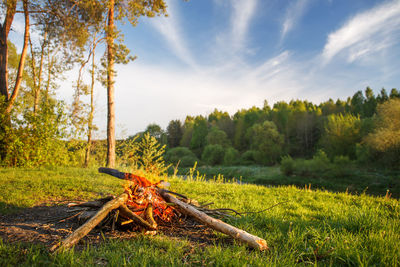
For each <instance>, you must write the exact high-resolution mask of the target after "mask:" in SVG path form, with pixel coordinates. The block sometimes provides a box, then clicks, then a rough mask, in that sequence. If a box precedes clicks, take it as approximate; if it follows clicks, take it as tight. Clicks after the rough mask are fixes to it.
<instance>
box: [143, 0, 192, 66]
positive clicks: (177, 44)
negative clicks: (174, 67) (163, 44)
mask: <svg viewBox="0 0 400 267" xmlns="http://www.w3.org/2000/svg"><path fill="white" fill-rule="evenodd" d="M166 2H167V5H168V17H157V18H154V19H152V20H151V22H150V23H151V25H152V26H153V27H154V28H155V29H156V30H157V31H158V32H159V33H161V34H162V35H163V37H164V38H165V39H166V41H167V42H168V45H169V47H170V48H171V49H172V51H173V52H174V53H175V55H176V56H177V57H178V58H179V59H181V60H182V61H183V62H185V63H186V64H188V65H189V66H192V67H196V61H195V59H194V58H193V55H192V54H191V52H190V50H189V49H188V48H187V45H186V42H185V40H184V38H183V37H182V30H181V25H183V23H182V22H181V21H180V19H179V12H178V10H177V8H176V0H167V1H166Z"/></svg>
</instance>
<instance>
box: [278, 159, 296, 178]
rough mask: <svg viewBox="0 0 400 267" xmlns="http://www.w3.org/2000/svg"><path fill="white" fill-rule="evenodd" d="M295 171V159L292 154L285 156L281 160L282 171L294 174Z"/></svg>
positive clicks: (286, 173)
mask: <svg viewBox="0 0 400 267" xmlns="http://www.w3.org/2000/svg"><path fill="white" fill-rule="evenodd" d="M294 171H295V161H294V160H293V159H292V157H291V156H284V157H282V160H281V172H282V173H284V174H285V175H287V176H289V175H292V174H293V173H294Z"/></svg>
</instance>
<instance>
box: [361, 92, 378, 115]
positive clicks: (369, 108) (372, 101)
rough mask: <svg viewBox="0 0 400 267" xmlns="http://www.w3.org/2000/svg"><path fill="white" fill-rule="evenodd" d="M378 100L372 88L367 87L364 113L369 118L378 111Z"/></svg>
mask: <svg viewBox="0 0 400 267" xmlns="http://www.w3.org/2000/svg"><path fill="white" fill-rule="evenodd" d="M376 105H377V100H376V98H375V95H374V92H373V91H372V89H371V88H369V87H367V89H365V103H364V115H365V117H367V118H369V117H372V116H373V115H374V114H375V112H376Z"/></svg>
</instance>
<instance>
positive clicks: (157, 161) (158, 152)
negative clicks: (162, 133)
mask: <svg viewBox="0 0 400 267" xmlns="http://www.w3.org/2000/svg"><path fill="white" fill-rule="evenodd" d="M133 153H134V154H135V155H136V159H137V161H136V164H137V166H138V167H139V168H143V169H144V170H145V172H146V173H150V174H154V175H161V174H164V173H165V172H166V171H167V169H168V168H169V167H170V166H169V165H165V162H164V158H163V154H164V153H165V145H163V146H161V145H160V144H159V143H158V141H157V139H156V138H155V137H154V136H151V135H150V134H149V133H145V134H144V136H143V138H142V140H141V141H140V142H139V143H138V145H137V151H135V152H133Z"/></svg>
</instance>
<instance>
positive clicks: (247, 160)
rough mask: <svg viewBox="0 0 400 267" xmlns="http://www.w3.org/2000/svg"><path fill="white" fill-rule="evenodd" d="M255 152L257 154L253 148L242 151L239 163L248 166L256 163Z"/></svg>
mask: <svg viewBox="0 0 400 267" xmlns="http://www.w3.org/2000/svg"><path fill="white" fill-rule="evenodd" d="M255 154H257V151H254V150H247V151H246V152H244V153H243V154H242V155H241V156H240V159H239V165H244V166H248V165H254V164H256V160H255V157H256V156H255Z"/></svg>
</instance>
